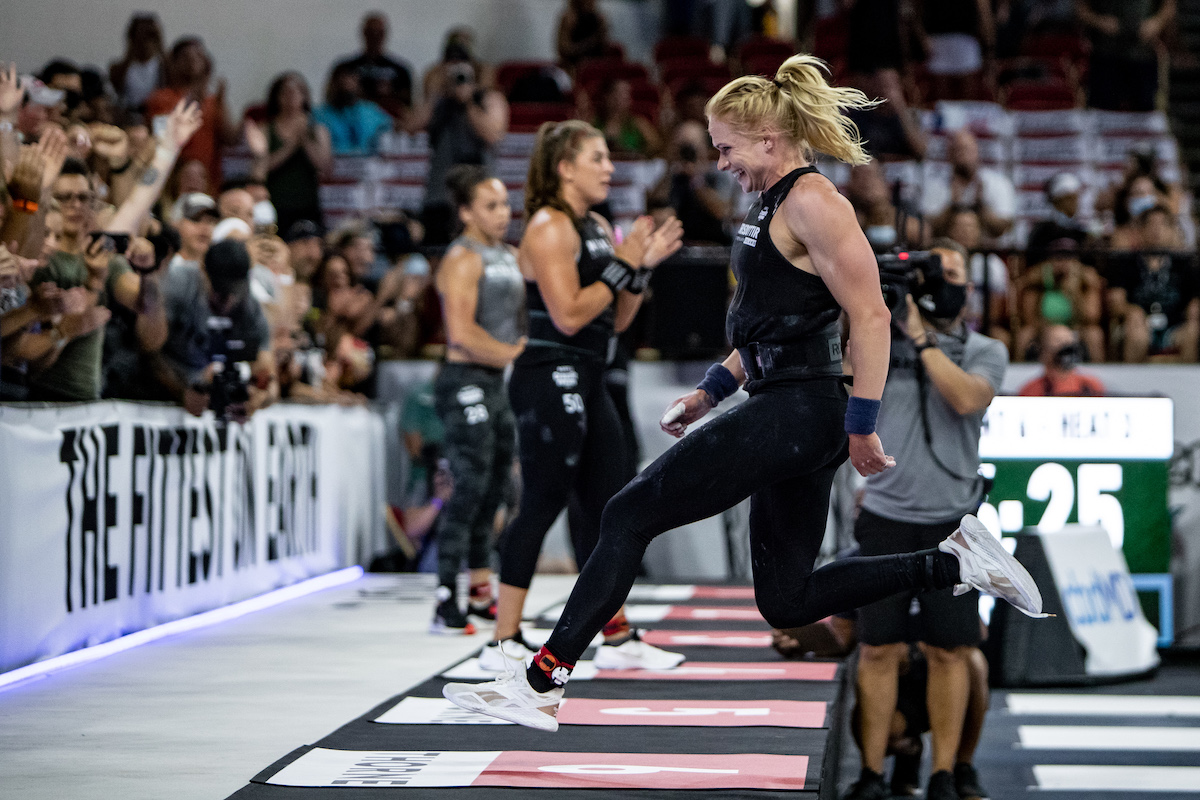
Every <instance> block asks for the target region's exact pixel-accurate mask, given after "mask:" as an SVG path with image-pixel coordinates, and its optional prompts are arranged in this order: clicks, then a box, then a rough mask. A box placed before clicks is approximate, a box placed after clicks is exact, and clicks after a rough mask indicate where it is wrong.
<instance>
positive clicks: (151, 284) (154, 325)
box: [113, 272, 168, 353]
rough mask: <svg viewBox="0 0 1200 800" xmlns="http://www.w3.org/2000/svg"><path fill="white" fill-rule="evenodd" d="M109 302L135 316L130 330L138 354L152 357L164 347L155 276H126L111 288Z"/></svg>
mask: <svg viewBox="0 0 1200 800" xmlns="http://www.w3.org/2000/svg"><path fill="white" fill-rule="evenodd" d="M113 298H114V299H116V301H117V302H118V303H120V304H121V305H123V306H125V307H126V308H128V309H129V310H130V311H132V312H134V313H135V314H137V321H136V323H135V324H134V330H135V332H136V333H137V338H138V344H139V345H140V346H141V348H142V352H145V353H155V352H157V351H158V350H160V349H162V346H163V345H164V344H166V343H167V333H168V330H167V312H166V308H165V307H164V306H163V302H162V294H161V293H160V292H159V288H158V276H157V275H156V274H150V275H147V276H145V277H143V276H141V275H139V274H138V273H136V272H126V273H125V274H124V275H121V276H120V277H119V278H117V280H116V282H115V284H114V285H113Z"/></svg>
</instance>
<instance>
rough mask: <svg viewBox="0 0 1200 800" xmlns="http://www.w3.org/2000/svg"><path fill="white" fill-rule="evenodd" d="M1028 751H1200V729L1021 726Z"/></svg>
mask: <svg viewBox="0 0 1200 800" xmlns="http://www.w3.org/2000/svg"><path fill="white" fill-rule="evenodd" d="M1017 735H1018V737H1019V739H1020V742H1021V746H1022V747H1024V748H1026V749H1027V750H1162V751H1165V752H1200V728H1150V727H1138V726H1133V725H1130V726H1121V725H1021V726H1019V727H1018V728H1017Z"/></svg>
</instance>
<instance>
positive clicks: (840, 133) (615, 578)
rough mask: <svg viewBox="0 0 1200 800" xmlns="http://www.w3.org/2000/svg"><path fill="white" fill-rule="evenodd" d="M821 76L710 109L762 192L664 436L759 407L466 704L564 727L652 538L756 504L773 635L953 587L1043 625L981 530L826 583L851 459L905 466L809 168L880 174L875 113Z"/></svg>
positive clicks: (653, 503) (862, 297)
mask: <svg viewBox="0 0 1200 800" xmlns="http://www.w3.org/2000/svg"><path fill="white" fill-rule="evenodd" d="M823 67H824V64H823V63H822V62H820V61H819V60H817V59H815V58H812V57H811V56H805V55H797V56H793V57H791V58H789V59H788V60H787V61H785V62H784V63H783V65H782V66H781V67H780V68H779V71H778V72H777V73H776V75H775V78H774V79H768V78H763V77H759V76H747V77H743V78H738V79H736V80H734V81H732V82H730V83H729V84H727V85H726V86H725V87H723V88H722V89H721V90H720V91H718V92H717V94H716V95H715V96H714V97H713V98H712V99H711V100H709V102H708V106H707V107H706V109H705V111H706V114H707V116H708V120H709V126H708V129H709V133H710V134H711V136H712V140H713V144H714V145H715V146H716V148H717V151H718V153H719V154H720V156H719V159H718V167H719V168H720V169H722V170H728V171H731V172H732V173H733V175H734V177H736V178H737V180H738V183H739V184H740V185H741V187H742V189H743V190H745V191H747V192H751V191H753V192H761V194H760V196H759V199H758V200H757V202H755V204H754V205H753V206H752V207H751V208H750V212H749V213H748V214H747V216H746V219H745V221H744V222H743V224H742V226H741V228H740V229H739V230H738V232H737V235H736V236H735V238H734V244H733V249H732V264H733V270H734V273H735V274H736V276H737V279H738V287H737V292H736V294H735V296H734V298H733V302H732V303H731V305H730V308H729V314H728V318H727V321H726V333H727V334H728V337H729V339H730V342H731V343H732V344H733V346H734V347H735V348H736V349H735V351H734V352H733V353H731V354H730V355H729V357H728V358H726V359H725V361H724V362H723V363H721V364H715V365H713V366H712V367H711V368H710V369H709V371H708V375H707V376H706V377H705V379H704V381H703V382H702V383H701V384H700V386H699V387H697V389H696V391H694V392H691V393H689V394H687V395H684V396H683V397H681V398H679V399H678V400H677V401H676V402H675V403H672V404H671V409H672V411H673V413H674V415H675V418H674V419H673V420H670V421H666V420H664V423H663V425H662V427H663V429H664V430H665V431H667V432H668V433H670V434H671V435H673V436H677V437H680V436H683V434H684V432H685V430H686V429H687V426H688V425H690V424H691V423H694V422H697V421H698V420H699V419H700V418H701V417H703V416H704V415H705V414H707V413H708V412H709V411H710V410H711V409H712V408H713V407H715V406H716V405H717V403H719V402H720V401H721V400H723V399H725V398H726V397H728V396H729V395H731V394H733V393H734V392H736V391H737V390H738V388H739V387H742V388H745V389H746V391H747V392H748V393H749V394H750V398H749V399H748V400H746V401H745V402H743V403H741V404H740V405H739V406H737V407H736V408H734V409H732V410H730V411H729V412H727V413H725V414H722V415H721V416H719V417H717V418H716V419H714V420H712V421H711V422H709V423H708V424H707V425H704V426H703V427H701V428H700V429H698V430H697V431H695V432H694V433H693V434H692V435H690V436H687V437H686V438H683V439H682V440H681V441H680V442H679V443H678V444H677V445H675V446H674V447H672V448H671V449H670V450H668V451H667V452H666V453H664V454H663V455H662V456H661V457H660V458H659V459H658V460H657V461H655V462H654V463H653V464H652V465H650V467H648V468H647V469H646V470H645V472H643V473H642V474H641V475H639V476H638V477H637V478H636V479H634V480H633V481H632V482H631V483H629V485H627V486H626V487H625V488H624V489H622V490H621V491H620V492H619V493H618V494H617V495H616V496H615V497H614V498H613V499H612V500H611V501H610V502H609V503H608V506H607V507H606V508H605V509H604V517H603V521H602V523H601V530H600V541H599V543H598V544H597V546H596V549H595V550H594V551H593V553H592V557H591V558H590V559H589V560H588V562H587V565H586V566H585V567H584V568H583V571H582V572H581V573H580V576H579V580H578V581H577V582H576V584H575V588H574V591H572V593H571V597H570V599H569V600H568V601H567V605H566V608H565V609H564V610H563V613H562V616H561V617H560V619H559V622H558V625H557V627H556V628H555V629H554V633H553V634H552V635H551V636H550V639H549V640H548V641H547V642H546V644H545V646H544V647H543V648H542V649H541V650H540V651H539V652H538V654H537V655H536V657H535V658H534V662H533V665H532V666H531V667H529V669H528V670H521V669H513V670H511V671H510V673H509V675H507V676H506V677H504V678H502V679H500V680H497V681H492V682H489V683H485V684H482V685H470V684H448V685H447V686H446V687H445V689H444V693H445V695H446V697H447V698H448V699H450V700H451V701H452V702H454V703H456V704H457V705H459V706H461V707H463V708H466V709H470V710H475V711H480V712H482V713H485V714H490V715H492V716H495V717H499V718H501V719H506V720H509V721H511V722H516V723H519V724H522V725H528V726H530V727H535V728H540V729H542V730H556V729H557V727H558V721H557V719H556V713H557V709H558V704H559V702H560V701H561V699H562V693H563V689H562V686H563V684H564V683H565V682H566V679H567V678H568V677H569V676H570V671H571V668H572V667H573V666H574V664H575V662H576V660H577V659H578V658H579V657H580V656H581V655H582V654H583V652H584V650H585V649H586V648H587V646H588V643H589V642H590V641H591V639H592V637H593V636H594V635H595V634H596V632H597V631H598V630H600V628H601V627H602V626H603V625H604V623H605V622H606V621H607V620H608V619H609V618H610V617H611V616H612V614H613V612H614V611H615V610H616V609H617V608H618V607H619V606H620V605H621V603H622V602H623V601H624V600H625V597H626V596H627V595H628V593H629V589H630V587H631V586H632V585H633V580H634V577H635V576H636V574H637V570H638V567H639V565H640V564H641V560H642V555H643V553H644V552H645V550H646V546H647V545H648V544H649V543H650V541H651V540H652V539H653V538H654V537H655V536H657V535H658V534H660V533H662V532H664V531H667V530H670V529H672V528H677V527H679V526H681V525H686V524H688V523H690V522H694V521H696V520H699V519H703V518H705V517H709V516H712V515H714V514H717V513H719V512H721V511H724V510H725V509H727V508H729V507H730V506H732V505H734V504H735V503H738V502H739V501H741V500H742V499H744V498H746V497H750V554H751V563H752V566H753V571H754V589H755V597H756V599H757V602H758V607H759V610H760V611H761V612H762V614H763V616H764V617H765V618H766V620H767V622H768V623H769V624H770V625H771V626H772V627H775V628H792V627H798V626H800V625H805V624H808V623H811V622H815V621H816V620H819V619H821V618H823V617H826V616H828V615H829V614H832V613H835V612H839V611H846V610H849V609H852V608H858V607H859V606H864V605H867V604H868V603H871V602H874V601H876V600H879V599H881V598H884V597H887V596H889V595H891V594H895V593H897V592H900V591H913V590H916V591H924V590H933V589H942V588H946V587H950V586H955V585H964V586H970V587H974V588H977V589H979V590H980V591H983V592H985V593H987V594H991V595H995V596H997V597H1002V598H1004V599H1005V600H1008V601H1009V602H1011V603H1013V604H1014V605H1015V606H1017V607H1018V608H1019V609H1021V610H1022V611H1025V612H1026V613H1029V614H1031V615H1036V614H1038V613H1040V611H1041V604H1042V601H1041V596H1040V595H1039V593H1038V590H1037V586H1036V585H1035V584H1034V582H1033V580H1032V578H1031V577H1030V576H1029V574H1028V573H1027V572H1026V571H1025V569H1024V568H1023V567H1022V566H1021V565H1020V564H1019V563H1017V561H1016V560H1015V559H1013V558H1012V556H1010V555H1009V554H1008V553H1007V552H1006V551H1005V550H1004V549H1003V548H1002V547H1001V546H1000V543H999V542H998V541H997V540H996V539H995V538H993V537H992V536H991V535H990V534H989V533H988V532H987V530H986V529H985V528H983V527H982V526H981V525H979V524H978V520H976V519H975V518H974V517H965V518H964V520H963V524H962V526H961V527H960V528H959V530H957V531H955V532H954V533H953V534H952V535H951V536H950V537H948V538H947V539H946V540H944V541H943V542H942V543H941V544H939V545H938V547H937V548H931V549H929V550H924V551H920V552H916V553H906V554H902V555H890V556H879V557H873V558H847V559H842V560H840V561H835V562H833V563H831V564H827V565H825V566H824V567H821V568H820V569H818V570H814V569H813V563H814V561H815V559H816V556H817V552H818V550H819V548H820V545H821V540H822V538H823V537H824V533H825V518H826V512H827V510H828V506H829V490H830V486H831V485H832V481H833V474H834V471H835V470H836V469H837V468H838V466H839V465H841V463H842V462H843V461H845V460H846V457H847V455H848V456H849V458H850V461H851V463H852V464H853V465H854V467H855V469H857V470H858V471H859V473H860V474H862V475H873V474H876V473H879V472H882V471H883V470H886V469H888V468H889V467H891V466H893V465H894V464H895V462H894V461H893V460H892V459H891V458H890V457H889V456H887V455H886V454H885V453H884V452H883V447H882V445H881V444H880V442H879V437H878V436H877V435H876V434H875V417H876V414H877V412H878V409H879V405H880V402H879V398H880V397H881V396H882V394H883V385H884V382H885V380H886V378H887V370H888V362H889V356H890V345H891V337H890V324H891V312H890V311H889V309H888V307H887V305H886V304H885V303H884V301H883V295H882V292H881V290H880V284H879V273H878V271H877V269H876V265H875V257H874V254H873V253H872V251H871V246H870V245H869V244H868V243H867V239H866V237H865V236H864V235H863V233H862V231H861V230H860V228H859V226H858V223H857V220H856V219H855V215H854V210H853V209H852V208H851V206H850V203H849V202H848V201H847V200H846V199H845V198H844V197H842V196H841V195H840V194H838V191H837V189H836V188H835V187H834V186H833V184H832V183H830V182H829V181H828V180H827V179H826V178H824V177H823V176H821V175H820V174H819V173H818V172H817V170H816V168H815V167H813V166H812V165H811V160H812V153H813V151H820V152H822V153H826V154H828V155H831V156H833V157H835V158H838V159H840V160H842V161H844V162H847V163H850V164H862V163H865V162H866V161H868V160H869V157H868V156H867V154H866V153H865V152H864V151H863V148H862V142H861V140H860V139H859V136H858V131H857V129H856V128H855V126H854V124H853V123H852V122H851V121H850V120H849V119H848V118H846V117H845V116H844V115H843V114H842V109H848V108H864V107H868V106H871V105H873V103H872V102H871V101H870V100H868V99H867V98H866V96H864V95H863V94H862V92H859V91H857V90H853V89H845V88H835V87H832V86H830V85H829V84H828V83H826V80H825V76H824V75H823V74H822V68H823ZM843 311H844V312H845V313H846V315H847V317H848V318H849V321H850V339H849V348H850V357H851V359H852V362H853V366H854V396H853V397H850V398H847V396H846V390H845V389H844V388H843V384H842V380H841V373H842V364H841V338H840V328H839V325H838V320H839V317H840V315H841V314H842V312H843ZM679 405H682V406H683V409H682V410H679V408H678V407H679Z"/></svg>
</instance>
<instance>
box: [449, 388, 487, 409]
mask: <svg viewBox="0 0 1200 800" xmlns="http://www.w3.org/2000/svg"><path fill="white" fill-rule="evenodd" d="M455 398H456V399H457V400H458V404H459V405H460V406H473V405H475V404H476V403H482V402H483V389H480V388H479V387H478V386H475V385H471V386H464V387H462V388H461V389H459V390H458V394H457V395H455Z"/></svg>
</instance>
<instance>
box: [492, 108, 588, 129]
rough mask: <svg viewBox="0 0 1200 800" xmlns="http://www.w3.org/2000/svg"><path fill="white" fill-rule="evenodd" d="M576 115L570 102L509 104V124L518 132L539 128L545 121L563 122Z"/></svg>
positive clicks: (510, 127)
mask: <svg viewBox="0 0 1200 800" xmlns="http://www.w3.org/2000/svg"><path fill="white" fill-rule="evenodd" d="M574 116H575V106H573V105H572V104H570V103H513V104H512V105H510V106H509V111H508V126H509V129H510V130H513V131H515V132H518V133H522V132H529V131H534V130H537V128H538V126H539V125H541V124H542V123H543V122H562V121H563V120H565V119H571V118H572V117H574Z"/></svg>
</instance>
